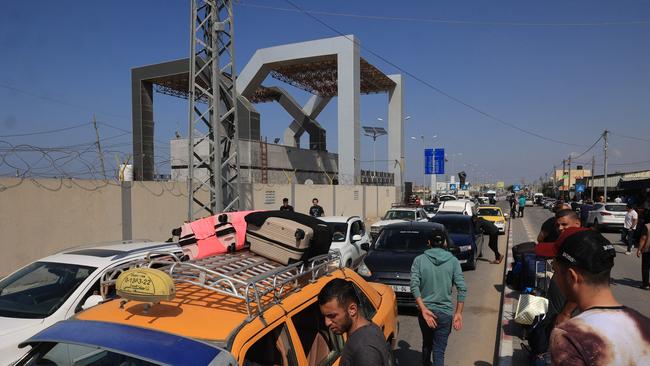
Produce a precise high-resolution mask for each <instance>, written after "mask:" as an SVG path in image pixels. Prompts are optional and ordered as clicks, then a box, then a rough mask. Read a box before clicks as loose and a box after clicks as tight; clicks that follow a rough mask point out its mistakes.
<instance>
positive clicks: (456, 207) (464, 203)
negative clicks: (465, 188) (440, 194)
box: [436, 200, 477, 216]
mask: <svg viewBox="0 0 650 366" xmlns="http://www.w3.org/2000/svg"><path fill="white" fill-rule="evenodd" d="M476 213H477V210H476V205H475V204H474V202H472V201H470V200H452V201H444V202H442V203H441V204H440V207H439V208H438V212H436V216H438V215H450V214H460V215H467V216H472V215H475V214H476Z"/></svg>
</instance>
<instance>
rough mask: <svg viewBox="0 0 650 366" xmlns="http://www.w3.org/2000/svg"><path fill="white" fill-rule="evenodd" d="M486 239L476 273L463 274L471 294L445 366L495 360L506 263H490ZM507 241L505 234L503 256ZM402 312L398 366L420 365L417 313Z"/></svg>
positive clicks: (475, 363) (480, 363) (501, 249)
mask: <svg viewBox="0 0 650 366" xmlns="http://www.w3.org/2000/svg"><path fill="white" fill-rule="evenodd" d="M485 239H486V240H485V246H484V248H483V254H484V258H483V260H482V261H480V262H479V265H478V267H477V269H476V270H475V271H465V272H464V275H465V282H466V283H467V287H468V293H467V299H466V302H465V311H464V312H463V323H464V324H463V329H461V330H460V331H458V332H457V331H454V330H452V333H451V336H450V338H449V344H448V346H447V352H446V354H445V357H446V359H445V365H462V366H466V365H480V366H482V365H492V363H493V360H494V354H495V346H496V336H497V327H498V317H499V307H500V304H501V302H500V299H501V290H502V286H503V285H502V283H503V269H504V264H505V261H504V262H502V263H501V264H500V265H495V264H491V263H489V261H490V260H493V259H494V254H493V253H492V251H491V250H490V249H489V248H488V247H487V237H486V238H485ZM506 239H507V236H506V235H501V236H500V237H499V250H500V251H501V253H504V252H505V247H506ZM453 298H454V299H455V298H456V296H455V294H454V296H453ZM399 313H400V315H399V322H400V335H399V341H398V345H397V349H396V351H395V356H396V359H397V362H398V365H409V366H410V365H414V366H415V365H421V358H422V353H421V352H420V350H421V347H422V337H421V335H420V328H419V326H418V320H417V311H416V310H413V309H407V308H400V309H399Z"/></svg>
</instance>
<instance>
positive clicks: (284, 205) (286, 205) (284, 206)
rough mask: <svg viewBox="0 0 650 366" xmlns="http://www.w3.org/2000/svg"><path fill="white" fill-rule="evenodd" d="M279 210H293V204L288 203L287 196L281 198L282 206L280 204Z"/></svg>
mask: <svg viewBox="0 0 650 366" xmlns="http://www.w3.org/2000/svg"><path fill="white" fill-rule="evenodd" d="M280 211H289V212H293V206H291V205H290V204H289V199H288V198H283V199H282V206H280Z"/></svg>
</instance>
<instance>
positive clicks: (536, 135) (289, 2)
mask: <svg viewBox="0 0 650 366" xmlns="http://www.w3.org/2000/svg"><path fill="white" fill-rule="evenodd" d="M284 1H285V2H287V3H288V4H289V5H291V6H293V7H294V8H296V9H298V10H300V11H301V12H302V13H303V14H305V15H307V16H308V17H310V18H312V19H313V20H315V21H316V22H318V23H320V24H321V25H323V26H324V27H326V28H328V29H329V30H331V31H332V32H334V33H336V34H338V35H340V36H342V37H345V38H346V39H347V40H349V41H350V42H352V43H354V44H356V45H357V46H359V47H360V48H362V49H364V50H366V51H367V52H369V53H371V54H372V55H374V56H375V57H377V58H378V59H380V60H382V61H383V62H385V63H386V64H388V65H390V66H392V67H394V68H396V69H397V70H399V71H401V72H402V73H404V74H405V75H408V76H410V77H411V78H413V79H414V80H416V81H418V82H420V83H421V84H423V85H424V86H426V87H428V88H430V89H432V90H434V91H436V92H437V93H439V94H441V95H443V96H445V97H447V98H448V99H451V100H453V101H454V102H456V103H459V104H461V105H463V106H465V107H467V108H469V109H471V110H473V111H475V112H477V113H479V114H481V115H483V116H485V117H487V118H489V119H491V120H493V121H496V122H498V123H500V124H502V125H505V126H508V127H510V128H513V129H515V130H517V131H520V132H523V133H525V134H528V135H531V136H534V137H537V138H539V139H542V140H546V141H550V142H554V143H557V144H563V145H569V146H578V147H583V146H585V145H578V144H574V143H570V142H566V141H561V140H557V139H554V138H551V137H546V136H543V135H540V134H538V133H536V132H533V131H529V130H526V129H524V128H521V127H519V126H517V125H515V124H513V123H510V122H507V121H504V120H503V119H501V118H498V117H496V116H493V115H492V114H490V113H488V112H485V111H483V110H482V109H480V108H478V107H475V106H473V105H471V104H469V103H467V102H465V101H463V100H461V99H459V98H457V97H455V96H453V95H451V94H449V93H447V92H445V91H444V90H442V89H440V88H438V87H436V86H435V85H433V84H431V83H430V82H428V81H426V80H424V79H422V78H420V77H419V76H417V75H415V74H413V73H411V72H409V71H407V70H406V69H404V68H402V67H400V66H399V65H397V64H395V63H393V62H392V61H390V60H388V59H386V58H385V57H383V56H382V55H380V54H379V53H377V52H375V51H373V50H371V49H369V48H367V47H365V46H363V45H362V44H360V43H359V42H357V41H355V40H354V39H351V38H350V37H348V36H347V35H345V34H343V33H342V32H340V31H339V30H338V29H336V28H334V27H332V26H331V25H329V24H327V23H326V22H324V21H322V20H320V19H319V18H317V17H315V16H314V15H312V14H310V13H309V12H307V11H305V10H303V9H302V8H301V7H299V6H298V5H296V4H294V3H293V2H292V1H291V0H284Z"/></svg>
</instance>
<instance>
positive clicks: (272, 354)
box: [25, 250, 398, 366]
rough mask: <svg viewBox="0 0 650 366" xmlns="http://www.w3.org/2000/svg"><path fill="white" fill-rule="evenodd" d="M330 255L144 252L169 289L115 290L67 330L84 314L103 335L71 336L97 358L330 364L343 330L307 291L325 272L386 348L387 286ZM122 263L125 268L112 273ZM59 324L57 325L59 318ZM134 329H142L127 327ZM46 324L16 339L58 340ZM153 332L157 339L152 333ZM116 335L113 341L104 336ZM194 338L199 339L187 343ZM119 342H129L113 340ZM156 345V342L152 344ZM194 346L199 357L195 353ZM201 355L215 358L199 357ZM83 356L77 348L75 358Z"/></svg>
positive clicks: (393, 319) (392, 332)
mask: <svg viewBox="0 0 650 366" xmlns="http://www.w3.org/2000/svg"><path fill="white" fill-rule="evenodd" d="M337 260H338V256H337V255H336V254H332V253H330V254H327V255H324V256H320V257H316V258H313V259H312V260H310V261H309V262H307V263H303V262H298V263H295V264H291V265H289V266H283V265H280V264H277V263H275V262H272V261H270V260H268V259H265V258H263V257H261V256H258V255H256V254H253V253H251V252H249V251H248V250H243V251H240V252H236V253H232V254H225V255H220V256H214V257H209V258H205V259H202V260H197V261H191V262H180V261H176V260H169V259H168V260H151V261H148V262H146V263H143V266H145V267H150V268H159V269H160V270H162V271H163V272H166V273H167V274H168V275H169V276H170V277H171V279H173V284H172V285H171V289H167V292H164V291H163V293H160V291H159V290H160V289H161V288H163V287H165V285H164V284H163V283H164V281H162V282H161V281H159V282H156V281H154V284H158V285H157V286H158V287H159V289H158V290H156V291H157V292H158V293H159V295H160V296H159V297H158V298H153V297H152V298H151V299H150V300H149V301H155V303H150V302H143V301H135V300H126V299H119V298H118V299H114V300H109V301H107V302H104V303H102V304H100V305H97V306H95V307H93V308H90V309H88V310H86V311H83V312H81V313H79V314H77V316H76V317H75V318H74V319H73V320H72V321H69V322H73V323H74V322H76V323H75V324H72V325H71V326H76V327H72V328H70V329H77V330H78V329H83V327H81V326H79V324H80V323H84V322H87V323H86V324H88V325H90V326H91V328H92V326H94V325H97V324H99V325H100V327H99V328H98V329H103V330H102V331H100V332H99V333H100V334H101V333H104V335H97V333H98V332H97V331H95V332H93V334H92V335H88V338H89V339H92V340H88V341H84V340H83V336H80V335H78V334H76V335H74V337H76V338H75V341H71V343H75V344H77V345H78V344H79V342H82V343H83V342H88V344H82V346H88V347H90V348H89V349H90V350H92V352H90V351H89V352H88V354H89V355H90V356H88V357H97V349H98V348H99V349H104V348H106V351H107V353H106V355H107V356H106V357H109V356H111V357H113V358H111V359H108V358H107V360H109V361H111V362H115V360H117V359H118V358H119V357H122V358H119V360H122V359H123V358H124V357H130V358H132V359H134V360H138V361H143V360H144V361H147V362H151V364H179V362H178V361H177V360H187V362H185V363H182V364H188V365H189V364H192V365H202V364H205V365H208V364H209V365H229V364H233V361H236V363H237V364H239V365H249V364H251V365H257V364H261V365H282V366H285V365H286V366H289V365H301V366H303V365H304V366H307V365H337V364H338V359H339V355H340V353H341V351H342V348H343V346H344V344H345V339H344V337H343V336H341V335H337V334H334V333H333V332H331V331H330V330H329V329H327V327H326V326H325V324H324V320H323V317H322V316H321V314H320V311H319V307H318V303H317V297H318V293H319V292H320V290H321V288H322V287H323V286H324V285H325V284H326V283H327V282H329V281H330V280H331V279H333V278H344V279H346V280H349V281H351V282H352V283H353V284H354V286H355V288H356V289H357V290H358V295H359V298H360V302H361V308H362V309H363V311H364V312H365V315H366V317H367V318H368V319H371V320H372V321H373V322H374V323H376V324H377V325H379V326H380V328H381V329H383V331H384V336H385V337H386V342H388V343H389V344H390V346H391V349H392V347H394V342H395V340H396V338H397V332H398V326H397V305H396V300H395V293H394V292H393V290H392V289H391V288H390V287H388V286H385V285H382V284H378V283H369V282H366V281H365V280H364V279H362V278H361V277H360V276H359V275H357V274H356V273H355V272H354V271H352V270H350V269H348V268H338V267H334V263H336V261H337ZM132 271H134V270H129V271H125V272H124V274H123V276H121V278H124V275H126V274H130V272H132ZM135 271H137V270H135ZM158 273H160V272H158ZM119 274H120V270H119V269H118V270H116V271H115V272H112V273H108V274H107V275H106V276H105V277H104V280H103V283H102V291H103V293H107V292H109V290H110V289H111V288H112V287H113V286H114V285H115V282H116V279H117V278H118V277H117V276H118V275H119ZM118 281H119V280H118ZM147 281H149V286H150V287H151V288H153V285H151V283H150V282H151V280H147V279H144V280H142V279H138V278H132V279H131V283H132V284H134V286H136V287H137V286H140V285H142V283H144V284H145V287H146V285H147ZM122 282H123V283H124V282H125V281H124V280H122ZM170 283H171V282H170ZM161 284H162V285H161ZM120 289H122V291H124V285H119V286H118V288H117V290H118V293H120ZM136 290H137V291H140V290H142V289H139V290H138V289H136ZM142 291H144V292H147V291H148V290H147V289H144V290H142ZM174 291H175V294H174ZM144 292H142V293H144ZM170 294H171V295H170ZM135 297H136V298H141V299H144V298H145V297H146V296H145V297H137V296H135ZM172 297H173V298H172ZM131 298H133V297H131ZM165 298H168V299H170V300H165ZM59 327H64V325H61V323H59ZM102 327H103V328H102ZM137 332H148V333H146V335H134V334H136V333H137ZM52 333H53V334H51V335H49V336H48V335H46V334H44V335H40V338H39V335H37V336H35V337H34V339H33V340H28V341H27V342H26V343H25V344H29V345H32V346H33V347H34V349H33V350H32V352H31V354H33V353H34V352H33V351H34V350H38V348H39V347H42V343H43V342H45V341H46V340H47V339H58V341H59V342H61V341H63V342H65V339H63V340H61V337H62V336H61V334H64V333H65V329H60V330H58V331H57V332H55V331H52ZM158 335H160V337H161V341H160V342H157V343H156V342H153V341H152V340H153V339H158ZM48 337H49V338H48ZM70 337H73V336H70ZM120 337H123V338H122V339H124V341H123V342H113V343H110V341H108V340H107V339H120ZM169 337H177V338H178V340H174V339H175V338H172V339H170V338H169ZM140 338H147V339H148V341H147V342H148V343H147V344H146V345H145V346H143V347H135V346H133V345H132V343H133V342H135V343H138V339H140ZM79 339H82V340H81V341H80V340H79ZM44 340H45V341H44ZM127 340H128V342H127ZM196 341H198V342H199V343H200V344H196V343H192V342H196ZM39 342H41V343H39ZM143 342H144V341H143ZM50 343H51V342H50ZM124 343H129V344H130V345H128V346H127V345H122V346H120V345H116V344H124ZM176 343H179V344H181V343H182V344H189V345H188V346H185V347H179V348H178V349H173V352H171V353H170V349H169V347H174V346H173V344H176ZM104 344H106V346H104ZM207 346H210V347H214V348H215V349H216V350H217V351H215V352H216V353H215V352H212V353H210V352H211V350H210V349H205V350H204V349H202V347H204V348H205V347H207ZM93 347H94V348H93ZM120 347H123V348H124V349H121V348H120ZM158 347H160V350H154V349H157V348H158ZM134 349H136V350H138V351H134ZM189 350H192V351H189ZM204 351H205V357H204V356H201V358H200V357H199V355H204ZM41 353H42V352H41ZM82 353H83V352H82ZM168 353H169V355H167V354H168ZM109 354H110V355H109ZM224 354H226V355H227V357H226V356H224ZM210 355H213V356H214V357H215V358H214V359H213V360H210V362H206V361H205V360H209V358H210V357H212V356H210ZM83 356H84V355H83V354H81V355H79V354H78V355H77V358H75V360H76V359H83ZM115 357H118V358H115ZM166 357H167V358H166ZM206 357H207V358H206ZM199 358H200V360H202V361H198V360H199Z"/></svg>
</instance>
